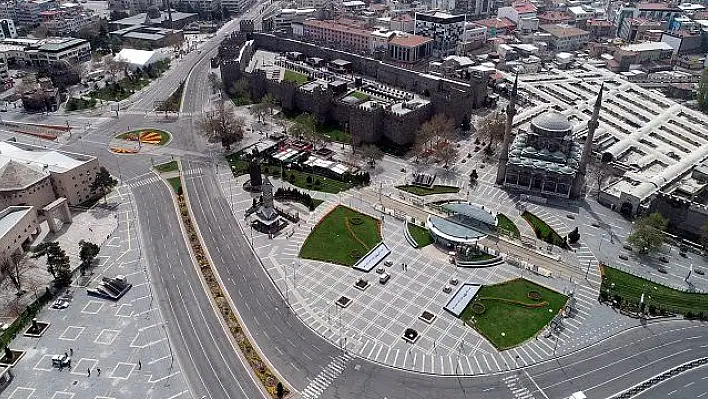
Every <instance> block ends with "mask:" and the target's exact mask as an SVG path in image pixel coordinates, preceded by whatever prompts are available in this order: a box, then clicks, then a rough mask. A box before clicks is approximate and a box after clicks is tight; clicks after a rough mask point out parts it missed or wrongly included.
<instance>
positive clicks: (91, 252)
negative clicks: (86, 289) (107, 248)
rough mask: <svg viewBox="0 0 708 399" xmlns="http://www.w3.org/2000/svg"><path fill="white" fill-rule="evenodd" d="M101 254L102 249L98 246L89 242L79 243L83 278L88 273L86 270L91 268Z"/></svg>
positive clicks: (80, 266) (82, 241)
mask: <svg viewBox="0 0 708 399" xmlns="http://www.w3.org/2000/svg"><path fill="white" fill-rule="evenodd" d="M99 252H101V247H99V246H98V245H96V244H94V243H92V242H89V241H84V240H81V241H79V259H81V264H80V265H79V269H80V270H81V275H82V276H83V275H84V273H86V270H88V269H89V268H90V267H91V263H92V262H93V260H94V259H95V258H96V256H98V253H99Z"/></svg>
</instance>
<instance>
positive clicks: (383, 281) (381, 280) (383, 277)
mask: <svg viewBox="0 0 708 399" xmlns="http://www.w3.org/2000/svg"><path fill="white" fill-rule="evenodd" d="M390 279H391V275H390V274H388V273H384V274H382V275H381V276H380V277H379V283H381V284H386V283H387V282H388V280H390Z"/></svg>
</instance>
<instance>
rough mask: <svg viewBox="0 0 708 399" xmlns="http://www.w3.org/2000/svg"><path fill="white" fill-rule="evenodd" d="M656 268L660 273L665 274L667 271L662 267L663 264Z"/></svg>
mask: <svg viewBox="0 0 708 399" xmlns="http://www.w3.org/2000/svg"><path fill="white" fill-rule="evenodd" d="M657 270H658V271H659V273H661V274H667V273H668V271H666V268H664V266H659V268H658V269H657Z"/></svg>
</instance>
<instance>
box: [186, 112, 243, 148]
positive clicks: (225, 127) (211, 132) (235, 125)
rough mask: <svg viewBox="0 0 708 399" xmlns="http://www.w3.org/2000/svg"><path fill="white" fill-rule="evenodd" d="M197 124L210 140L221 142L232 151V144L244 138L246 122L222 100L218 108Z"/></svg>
mask: <svg viewBox="0 0 708 399" xmlns="http://www.w3.org/2000/svg"><path fill="white" fill-rule="evenodd" d="M197 125H198V127H199V130H200V131H201V133H202V134H203V135H204V136H206V137H207V139H208V140H209V141H210V142H212V143H216V142H221V145H222V146H223V147H224V149H226V151H230V150H231V145H233V144H234V143H237V142H239V141H241V140H242V139H243V136H244V132H245V127H246V122H245V120H244V119H243V118H241V117H238V116H236V114H235V113H234V111H233V109H231V108H229V107H227V106H226V103H225V102H224V101H223V100H222V101H219V102H218V103H217V107H216V110H214V111H213V112H209V113H207V115H206V116H205V117H204V118H203V119H202V120H200V121H199V122H197Z"/></svg>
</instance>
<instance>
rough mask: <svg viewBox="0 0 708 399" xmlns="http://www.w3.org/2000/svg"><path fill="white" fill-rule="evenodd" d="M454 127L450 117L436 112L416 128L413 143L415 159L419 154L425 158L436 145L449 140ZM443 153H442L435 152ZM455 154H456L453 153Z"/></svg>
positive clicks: (433, 152)
mask: <svg viewBox="0 0 708 399" xmlns="http://www.w3.org/2000/svg"><path fill="white" fill-rule="evenodd" d="M454 129H455V123H454V122H453V120H452V119H450V118H448V117H447V116H445V115H443V114H436V115H434V116H433V117H432V118H430V120H428V121H427V122H425V123H423V124H422V125H421V126H420V128H419V129H418V134H417V135H416V138H415V143H414V144H413V151H414V152H415V155H416V159H417V158H418V157H420V156H422V157H423V158H426V159H427V157H428V156H429V155H433V154H435V152H436V149H437V147H438V145H440V144H444V143H446V142H447V141H450V140H451V133H452V131H453V130H454ZM435 155H438V156H439V155H444V154H440V153H438V154H435ZM455 156H456V154H455Z"/></svg>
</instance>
